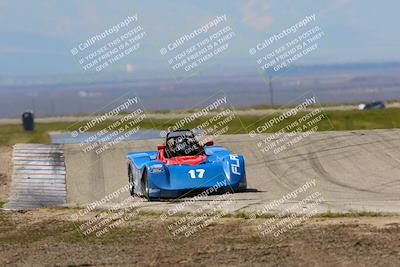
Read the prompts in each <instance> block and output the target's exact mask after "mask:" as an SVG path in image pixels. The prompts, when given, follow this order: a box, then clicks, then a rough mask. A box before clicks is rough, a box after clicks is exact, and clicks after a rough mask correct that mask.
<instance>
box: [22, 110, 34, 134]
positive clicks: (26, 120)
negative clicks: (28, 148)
mask: <svg viewBox="0 0 400 267" xmlns="http://www.w3.org/2000/svg"><path fill="white" fill-rule="evenodd" d="M22 126H23V128H24V130H25V131H29V132H30V131H33V129H34V128H35V122H34V116H33V112H31V111H25V112H24V113H22Z"/></svg>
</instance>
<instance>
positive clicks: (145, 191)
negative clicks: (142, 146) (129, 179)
mask: <svg viewBox="0 0 400 267" xmlns="http://www.w3.org/2000/svg"><path fill="white" fill-rule="evenodd" d="M147 181H148V179H147V170H146V169H144V171H143V176H142V181H141V185H142V186H141V187H142V194H143V196H144V197H145V198H146V199H147V200H150V199H149V187H148V182H147Z"/></svg>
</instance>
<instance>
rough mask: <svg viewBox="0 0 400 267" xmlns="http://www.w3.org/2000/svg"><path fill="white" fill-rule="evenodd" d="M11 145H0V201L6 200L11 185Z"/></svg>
mask: <svg viewBox="0 0 400 267" xmlns="http://www.w3.org/2000/svg"><path fill="white" fill-rule="evenodd" d="M11 155H12V147H8V146H3V147H0V202H6V201H7V198H8V192H9V188H10V185H11V173H12V162H11Z"/></svg>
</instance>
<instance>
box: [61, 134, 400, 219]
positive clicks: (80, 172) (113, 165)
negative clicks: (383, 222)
mask: <svg viewBox="0 0 400 267" xmlns="http://www.w3.org/2000/svg"><path fill="white" fill-rule="evenodd" d="M263 138H265V136H263ZM258 141H259V137H250V136H249V135H247V134H242V135H224V136H219V137H217V138H215V139H214V142H215V144H216V145H222V146H225V147H227V148H228V149H230V150H231V151H233V152H234V153H237V154H242V155H244V157H245V160H246V172H247V182H248V192H244V193H237V194H232V195H230V196H229V197H230V204H229V205H226V207H225V208H226V211H225V212H228V213H235V212H245V213H246V212H249V213H252V212H254V211H257V210H262V208H263V207H265V205H268V204H271V203H276V201H277V200H279V199H282V198H283V197H284V196H287V194H288V193H290V192H293V191H295V190H298V189H299V188H301V187H302V186H303V185H304V184H306V183H310V181H313V180H314V179H315V186H311V187H309V188H307V189H306V190H305V191H304V192H302V193H299V194H297V196H296V198H289V199H288V198H286V200H285V201H284V202H282V203H281V204H280V205H275V206H274V208H273V209H270V210H269V211H270V212H271V213H275V212H278V211H281V210H282V209H286V208H288V207H292V206H293V205H294V204H296V203H299V202H300V201H302V200H304V199H305V198H307V196H309V195H311V194H313V193H315V192H318V193H319V194H320V195H321V196H322V199H323V201H322V202H321V203H319V204H318V205H317V206H316V208H317V210H318V212H326V211H331V212H381V213H400V129H392V130H368V131H339V132H317V133H313V134H311V135H309V136H307V137H305V138H304V139H302V140H301V141H299V142H298V143H296V144H295V145H293V146H292V147H290V148H288V149H287V150H284V151H282V152H280V153H277V154H274V153H272V152H271V151H269V152H267V153H263V152H261V151H260V149H259V148H258V146H257V143H258ZM161 143H162V140H161V139H152V140H140V141H130V142H122V143H119V144H116V145H115V146H113V147H112V148H111V149H109V150H107V151H105V152H103V153H101V154H100V155H99V156H98V155H96V153H95V152H94V151H91V152H83V151H82V149H81V147H80V146H79V145H65V146H64V155H65V164H66V169H67V177H66V181H67V203H68V206H81V207H84V206H85V205H86V204H89V203H93V202H95V201H99V200H102V199H104V197H105V196H107V195H109V194H112V193H113V192H116V191H118V190H119V189H120V188H121V187H123V186H124V185H126V184H127V181H128V178H127V163H126V153H127V152H135V151H148V150H154V149H155V147H156V145H158V144H161ZM190 200H191V199H190V198H185V199H181V200H179V201H162V202H160V201H156V202H141V201H139V200H138V199H134V198H132V197H130V195H129V193H128V192H123V193H121V194H120V195H119V197H117V198H111V199H110V200H109V201H107V202H106V203H105V204H102V205H101V207H110V206H111V205H113V204H115V203H124V205H129V203H133V202H134V203H138V207H140V208H141V209H143V210H148V211H161V212H163V211H165V210H171V209H174V207H176V206H177V205H179V203H182V201H186V202H185V203H186V205H183V206H182V205H181V206H180V207H182V208H181V209H180V211H182V212H187V211H189V212H193V211H196V210H198V209H199V208H200V207H202V206H204V205H205V204H207V203H211V202H212V201H226V199H225V200H223V199H222V198H221V197H218V196H208V197H206V198H203V199H201V200H199V201H190ZM274 201H275V202H274ZM303 202H304V201H303ZM303 202H302V205H301V206H302V208H303V209H307V205H311V204H312V201H310V202H307V203H303ZM127 203H128V204H127Z"/></svg>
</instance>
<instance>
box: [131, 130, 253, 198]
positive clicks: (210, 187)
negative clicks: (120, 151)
mask: <svg viewBox="0 0 400 267" xmlns="http://www.w3.org/2000/svg"><path fill="white" fill-rule="evenodd" d="M127 158H128V177H129V185H130V193H131V195H132V196H135V195H136V196H142V197H145V198H147V199H148V200H154V199H163V198H179V197H183V196H185V197H186V196H193V195H195V194H199V193H201V192H204V191H207V193H212V194H214V193H223V192H228V191H229V192H240V191H246V189H247V182H246V172H245V166H244V158H243V156H241V155H236V154H231V152H230V151H229V150H227V149H226V148H224V147H222V146H214V142H212V141H209V142H207V143H205V144H204V145H201V144H200V143H199V142H198V141H197V139H196V136H195V135H194V133H193V132H192V131H191V130H177V131H172V132H169V133H168V134H167V135H166V140H165V145H160V146H158V147H157V151H146V152H132V153H128V155H127Z"/></svg>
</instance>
